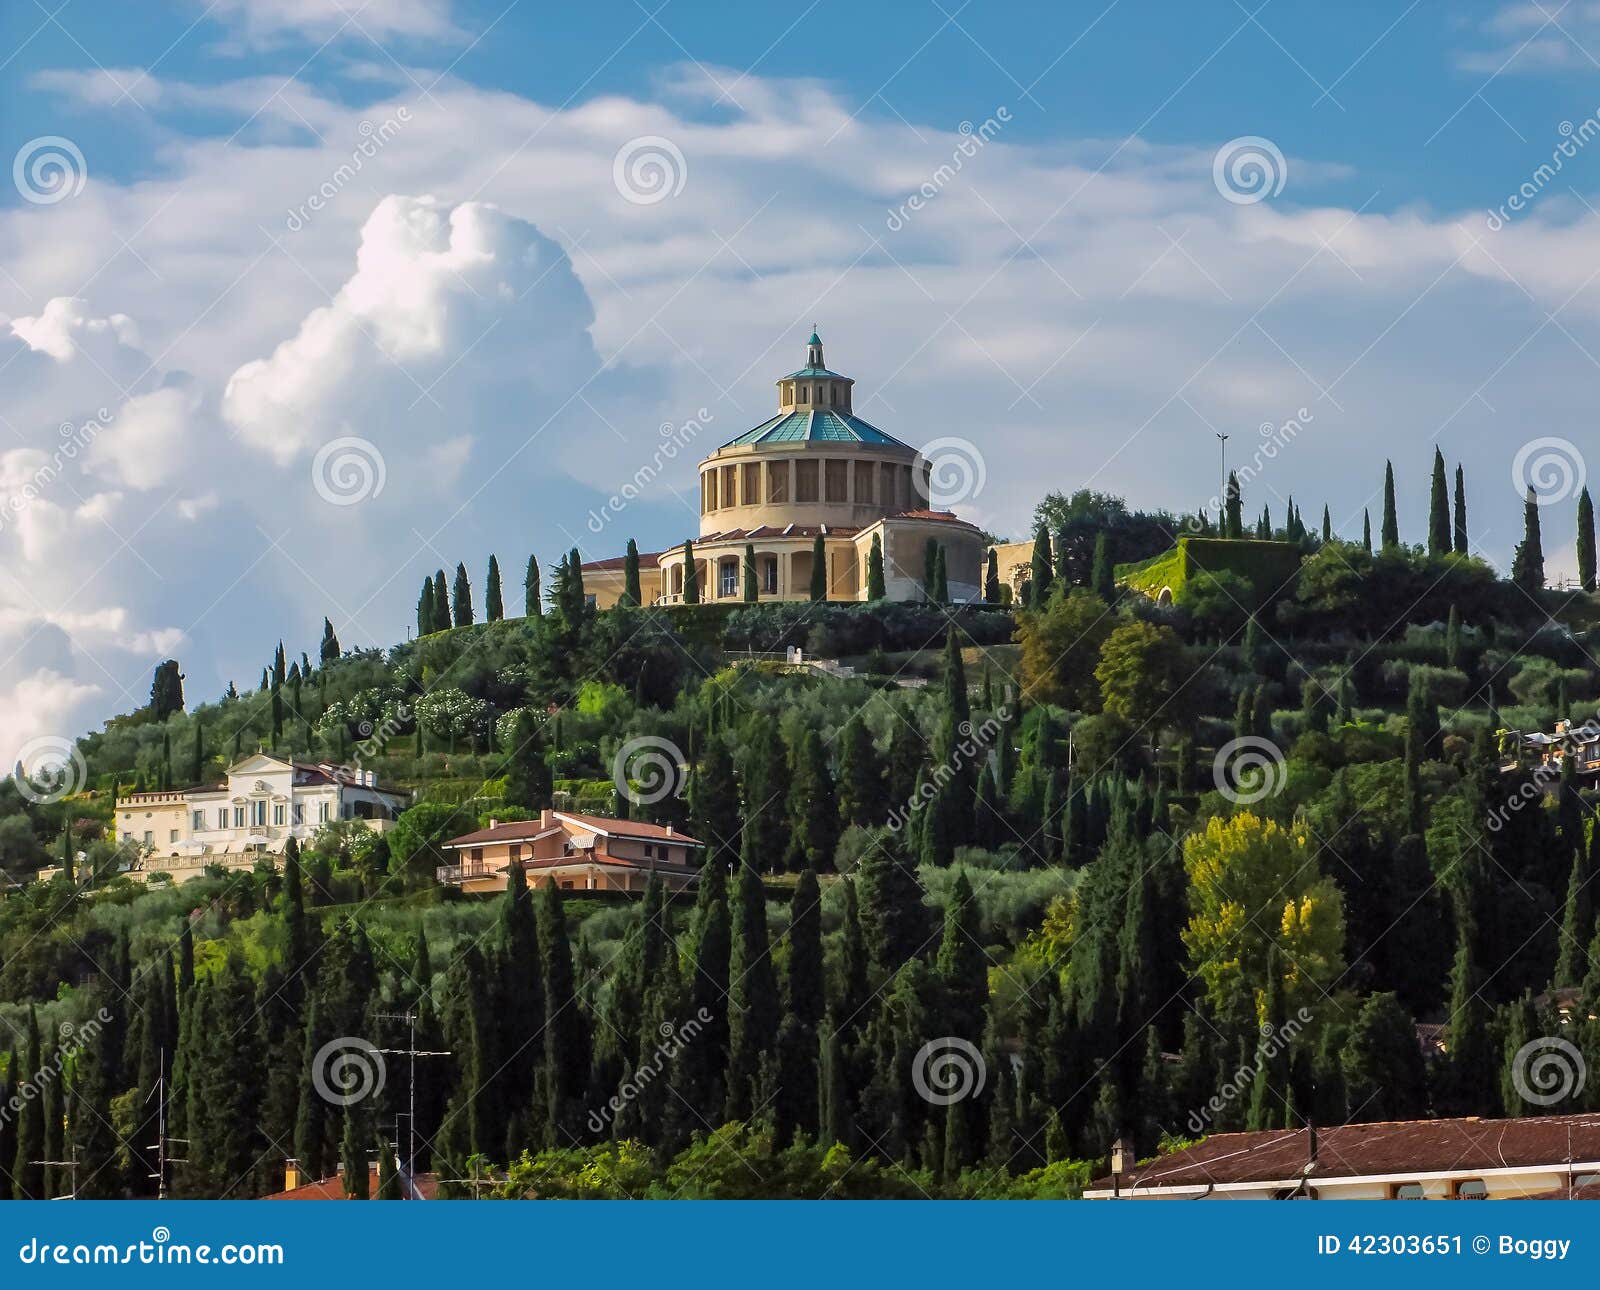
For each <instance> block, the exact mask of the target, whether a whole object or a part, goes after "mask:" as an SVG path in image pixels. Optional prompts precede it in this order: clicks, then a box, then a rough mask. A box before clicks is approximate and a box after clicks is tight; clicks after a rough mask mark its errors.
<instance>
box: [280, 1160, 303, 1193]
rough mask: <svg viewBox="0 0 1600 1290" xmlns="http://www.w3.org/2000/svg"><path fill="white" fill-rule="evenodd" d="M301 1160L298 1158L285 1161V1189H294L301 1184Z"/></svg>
mask: <svg viewBox="0 0 1600 1290" xmlns="http://www.w3.org/2000/svg"><path fill="white" fill-rule="evenodd" d="M300 1181H301V1180H300V1162H299V1161H298V1160H285V1161H284V1162H283V1189H284V1191H293V1190H294V1189H295V1188H296V1187H298V1186H299V1185H300Z"/></svg>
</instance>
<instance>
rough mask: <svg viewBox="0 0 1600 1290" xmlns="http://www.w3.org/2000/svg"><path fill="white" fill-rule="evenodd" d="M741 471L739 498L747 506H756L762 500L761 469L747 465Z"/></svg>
mask: <svg viewBox="0 0 1600 1290" xmlns="http://www.w3.org/2000/svg"><path fill="white" fill-rule="evenodd" d="M739 469H740V472H741V473H740V476H739V496H740V497H742V498H744V504H745V505H746V506H754V505H755V504H756V503H757V502H759V501H760V500H761V467H760V466H758V465H746V466H741V467H740V468H739Z"/></svg>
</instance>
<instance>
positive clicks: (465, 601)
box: [452, 564, 472, 627]
mask: <svg viewBox="0 0 1600 1290" xmlns="http://www.w3.org/2000/svg"><path fill="white" fill-rule="evenodd" d="M455 592H456V594H455V605H454V608H453V618H452V621H453V622H454V623H455V625H456V626H457V627H470V626H472V580H471V579H470V578H468V577H467V566H466V565H465V564H458V565H456V588H455Z"/></svg>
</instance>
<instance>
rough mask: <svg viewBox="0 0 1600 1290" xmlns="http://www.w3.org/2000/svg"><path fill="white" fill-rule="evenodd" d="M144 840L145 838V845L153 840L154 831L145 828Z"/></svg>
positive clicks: (148, 844)
mask: <svg viewBox="0 0 1600 1290" xmlns="http://www.w3.org/2000/svg"><path fill="white" fill-rule="evenodd" d="M144 840H145V845H146V846H150V845H152V844H153V843H154V842H155V840H156V835H155V834H154V833H152V832H150V830H149V829H146V830H145V831H144Z"/></svg>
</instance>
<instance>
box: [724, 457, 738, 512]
mask: <svg viewBox="0 0 1600 1290" xmlns="http://www.w3.org/2000/svg"><path fill="white" fill-rule="evenodd" d="M738 478H739V468H738V467H737V466H724V467H723V468H722V504H723V505H724V506H737V505H738V504H739V492H738V490H739V484H738Z"/></svg>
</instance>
